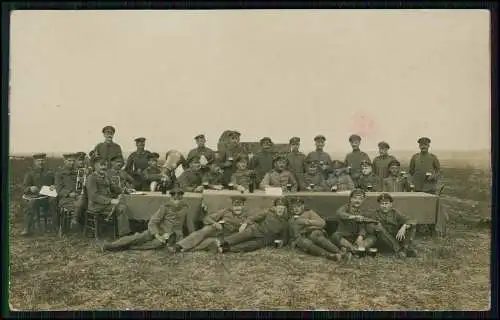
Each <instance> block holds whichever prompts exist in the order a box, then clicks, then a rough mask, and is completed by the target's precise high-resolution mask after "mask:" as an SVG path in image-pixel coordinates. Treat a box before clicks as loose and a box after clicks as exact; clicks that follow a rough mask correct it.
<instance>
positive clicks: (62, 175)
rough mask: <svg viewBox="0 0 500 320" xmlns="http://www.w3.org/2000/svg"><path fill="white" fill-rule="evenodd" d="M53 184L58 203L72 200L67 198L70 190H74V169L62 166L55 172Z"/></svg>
mask: <svg viewBox="0 0 500 320" xmlns="http://www.w3.org/2000/svg"><path fill="white" fill-rule="evenodd" d="M55 185H56V191H57V197H58V199H59V204H62V203H64V202H68V201H70V202H73V201H75V199H73V198H69V194H70V193H71V192H76V171H75V170H73V169H69V168H62V169H61V170H59V171H58V172H57V173H56V176H55Z"/></svg>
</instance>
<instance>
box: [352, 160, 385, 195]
mask: <svg viewBox="0 0 500 320" xmlns="http://www.w3.org/2000/svg"><path fill="white" fill-rule="evenodd" d="M360 165H361V175H360V176H359V178H358V188H360V189H362V190H364V191H365V192H380V191H382V185H381V184H380V179H379V178H378V177H377V176H376V175H375V174H374V173H373V171H372V170H373V169H372V164H371V163H370V161H368V160H362V161H361V163H360Z"/></svg>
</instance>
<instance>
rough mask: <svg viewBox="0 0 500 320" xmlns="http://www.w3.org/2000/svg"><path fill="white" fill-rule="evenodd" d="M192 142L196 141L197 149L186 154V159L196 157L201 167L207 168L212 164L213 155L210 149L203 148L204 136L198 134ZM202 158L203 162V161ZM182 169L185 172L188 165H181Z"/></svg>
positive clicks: (205, 141)
mask: <svg viewBox="0 0 500 320" xmlns="http://www.w3.org/2000/svg"><path fill="white" fill-rule="evenodd" d="M194 140H195V141H196V145H197V147H196V148H194V149H192V150H190V151H189V152H188V155H187V159H191V158H194V157H197V158H199V159H200V163H201V165H202V166H205V165H206V166H208V165H210V164H212V162H214V160H215V153H214V151H213V150H212V149H210V148H208V147H206V146H205V144H206V143H207V139H206V138H205V135H204V134H199V135H197V136H196V137H194ZM203 158H204V159H205V160H203ZM182 167H183V168H184V170H186V169H187V168H188V167H189V165H188V164H187V163H186V162H185V163H183V164H182Z"/></svg>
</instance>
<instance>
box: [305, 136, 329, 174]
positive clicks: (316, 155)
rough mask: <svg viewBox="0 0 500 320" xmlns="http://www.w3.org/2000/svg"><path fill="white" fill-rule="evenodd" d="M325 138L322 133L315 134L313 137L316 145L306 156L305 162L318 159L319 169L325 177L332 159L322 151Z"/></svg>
mask: <svg viewBox="0 0 500 320" xmlns="http://www.w3.org/2000/svg"><path fill="white" fill-rule="evenodd" d="M325 141H326V138H325V136H324V135H321V134H320V135H317V136H316V137H314V144H315V145H316V150H314V151H312V152H310V153H309V154H308V155H307V156H306V158H305V162H306V163H308V162H311V161H318V162H319V163H320V166H321V171H322V173H323V174H324V176H325V178H326V175H327V174H328V171H329V169H330V165H331V164H332V159H331V158H330V155H329V154H328V153H326V152H324V151H323V148H324V147H325Z"/></svg>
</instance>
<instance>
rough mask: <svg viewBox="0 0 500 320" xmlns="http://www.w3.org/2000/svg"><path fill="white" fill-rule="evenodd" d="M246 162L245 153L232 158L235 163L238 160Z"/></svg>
mask: <svg viewBox="0 0 500 320" xmlns="http://www.w3.org/2000/svg"><path fill="white" fill-rule="evenodd" d="M243 161H245V162H248V157H247V156H246V155H239V156H237V157H236V159H234V162H235V163H238V162H243Z"/></svg>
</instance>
